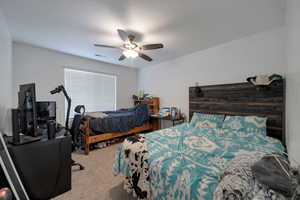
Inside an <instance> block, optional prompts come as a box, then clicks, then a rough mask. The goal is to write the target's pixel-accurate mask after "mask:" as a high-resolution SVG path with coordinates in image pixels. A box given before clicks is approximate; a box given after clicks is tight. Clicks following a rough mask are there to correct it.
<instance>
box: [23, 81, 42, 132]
mask: <svg viewBox="0 0 300 200" xmlns="http://www.w3.org/2000/svg"><path fill="white" fill-rule="evenodd" d="M19 109H20V114H21V120H20V121H21V132H22V133H23V134H24V135H29V136H33V137H36V136H38V132H37V115H36V95H35V84H34V83H31V84H25V85H20V86H19Z"/></svg>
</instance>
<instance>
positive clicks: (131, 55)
mask: <svg viewBox="0 0 300 200" xmlns="http://www.w3.org/2000/svg"><path fill="white" fill-rule="evenodd" d="M123 55H124V56H125V57H126V58H136V57H137V56H138V55H139V54H138V52H136V51H134V50H132V49H127V50H124V51H123Z"/></svg>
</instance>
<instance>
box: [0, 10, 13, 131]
mask: <svg viewBox="0 0 300 200" xmlns="http://www.w3.org/2000/svg"><path fill="white" fill-rule="evenodd" d="M11 54H12V40H11V36H10V33H9V31H8V28H7V25H6V22H5V18H4V16H3V15H2V13H1V10H0V131H2V132H4V133H7V134H11V116H10V108H11V106H12V93H11V89H12V65H11Z"/></svg>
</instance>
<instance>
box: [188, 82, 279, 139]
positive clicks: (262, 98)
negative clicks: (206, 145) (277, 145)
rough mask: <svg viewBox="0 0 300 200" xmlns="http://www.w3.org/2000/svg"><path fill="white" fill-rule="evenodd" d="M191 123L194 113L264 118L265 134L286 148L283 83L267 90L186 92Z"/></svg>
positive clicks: (243, 87)
mask: <svg viewBox="0 0 300 200" xmlns="http://www.w3.org/2000/svg"><path fill="white" fill-rule="evenodd" d="M189 110H190V113H189V115H190V119H191V117H192V115H193V113H194V112H200V113H209V114H225V115H241V116H250V115H256V116H262V117H267V118H268V121H267V132H268V135H269V136H271V137H275V138H277V139H280V140H281V141H282V142H283V144H285V84H284V80H280V81H276V82H273V83H272V84H271V85H270V86H267V87H257V86H254V85H252V84H250V83H234V84H225V85H209V86H201V87H190V88H189Z"/></svg>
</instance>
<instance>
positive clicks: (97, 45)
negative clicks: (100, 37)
mask: <svg viewBox="0 0 300 200" xmlns="http://www.w3.org/2000/svg"><path fill="white" fill-rule="evenodd" d="M94 46H95V47H105V48H113V49H119V48H120V47H115V46H110V45H104V44H94Z"/></svg>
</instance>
